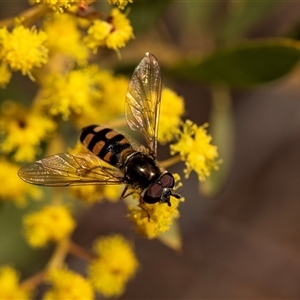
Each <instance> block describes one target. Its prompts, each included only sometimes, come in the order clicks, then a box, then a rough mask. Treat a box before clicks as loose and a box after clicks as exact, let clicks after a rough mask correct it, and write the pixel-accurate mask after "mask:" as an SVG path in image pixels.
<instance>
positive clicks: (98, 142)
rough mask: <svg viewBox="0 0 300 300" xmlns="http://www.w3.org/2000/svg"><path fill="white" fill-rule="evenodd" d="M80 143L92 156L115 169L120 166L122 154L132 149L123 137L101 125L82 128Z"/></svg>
mask: <svg viewBox="0 0 300 300" xmlns="http://www.w3.org/2000/svg"><path fill="white" fill-rule="evenodd" d="M80 141H81V143H82V144H83V145H84V146H85V147H86V148H87V149H89V150H90V151H91V152H92V153H93V154H95V155H96V156H98V157H99V158H101V159H102V160H104V161H105V162H107V163H109V164H111V165H112V166H115V167H120V165H121V164H122V155H121V154H122V152H123V151H124V150H125V149H128V148H132V147H131V145H130V143H129V142H128V140H127V139H126V138H125V137H124V135H122V134H120V133H118V132H117V131H115V130H112V129H110V128H108V127H105V126H101V125H90V126H87V127H85V128H83V129H82V131H81V135H80Z"/></svg>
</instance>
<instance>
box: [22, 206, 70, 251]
mask: <svg viewBox="0 0 300 300" xmlns="http://www.w3.org/2000/svg"><path fill="white" fill-rule="evenodd" d="M23 226H24V235H25V238H26V240H27V242H28V243H29V244H30V245H31V246H32V247H44V246H46V245H47V244H48V243H49V242H57V241H60V240H62V239H63V238H65V237H66V236H68V235H69V234H70V233H71V232H72V231H73V229H74V228H75V221H74V220H73V218H72V216H71V215H70V213H69V211H68V209H67V208H66V207H64V206H60V205H57V206H44V207H43V208H42V209H41V210H40V211H37V212H33V213H30V214H28V215H26V216H25V217H24V219H23Z"/></svg>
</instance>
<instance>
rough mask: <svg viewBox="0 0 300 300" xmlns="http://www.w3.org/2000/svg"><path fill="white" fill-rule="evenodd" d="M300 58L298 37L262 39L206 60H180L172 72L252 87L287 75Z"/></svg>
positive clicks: (215, 82) (229, 49)
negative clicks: (293, 38)
mask: <svg viewBox="0 0 300 300" xmlns="http://www.w3.org/2000/svg"><path fill="white" fill-rule="evenodd" d="M299 59H300V43H299V42H298V41H296V40H292V39H272V40H259V41H249V42H245V43H243V44H241V45H238V46H234V47H230V48H226V49H221V50H218V51H216V52H215V53H213V54H211V55H210V56H208V57H205V58H203V59H194V60H187V61H181V62H180V63H178V64H176V65H174V66H173V67H171V68H170V69H169V71H170V72H172V73H173V74H175V75H177V76H180V77H181V78H187V79H193V80H197V81H202V82H206V83H212V84H226V85H230V86H233V87H251V86H253V85H258V84H263V83H266V82H270V81H272V80H275V79H278V78H280V77H282V76H284V75H286V74H287V73H288V72H289V71H291V69H292V68H293V67H294V66H295V65H296V63H297V62H298V61H299Z"/></svg>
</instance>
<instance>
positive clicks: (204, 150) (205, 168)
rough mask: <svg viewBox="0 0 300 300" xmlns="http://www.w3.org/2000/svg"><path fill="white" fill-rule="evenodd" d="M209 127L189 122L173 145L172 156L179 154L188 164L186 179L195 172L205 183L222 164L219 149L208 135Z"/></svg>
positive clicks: (185, 124) (184, 125)
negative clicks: (219, 158)
mask: <svg viewBox="0 0 300 300" xmlns="http://www.w3.org/2000/svg"><path fill="white" fill-rule="evenodd" d="M207 127H208V124H204V125H203V126H197V124H194V123H193V122H192V121H190V120H187V121H186V122H185V123H184V124H183V128H182V131H180V132H179V133H178V137H177V142H176V143H174V144H172V145H171V154H175V153H179V155H180V157H181V159H182V160H183V161H184V162H185V164H186V168H185V170H184V172H185V175H186V177H188V176H189V174H190V172H191V171H195V172H196V173H197V174H198V178H199V180H200V181H204V180H205V179H206V178H207V177H208V176H209V175H210V173H211V171H212V170H213V169H215V170H217V169H218V167H219V164H220V161H219V160H217V158H218V151H217V147H216V146H214V145H212V144H211V140H212V138H211V136H210V135H208V134H207V130H206V128H207Z"/></svg>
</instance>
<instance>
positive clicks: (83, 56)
mask: <svg viewBox="0 0 300 300" xmlns="http://www.w3.org/2000/svg"><path fill="white" fill-rule="evenodd" d="M43 27H44V30H45V32H46V34H47V35H48V41H47V46H48V47H49V51H50V52H51V53H54V54H55V53H60V54H65V55H67V56H69V57H71V58H72V59H74V60H75V61H76V62H77V63H79V64H84V63H86V61H87V58H88V49H87V48H86V47H85V46H84V44H83V43H82V41H81V38H82V37H81V34H80V31H79V29H78V27H77V20H76V18H75V17H74V16H71V15H67V14H54V15H52V18H51V19H48V20H46V21H45V22H44V26H43Z"/></svg>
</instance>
